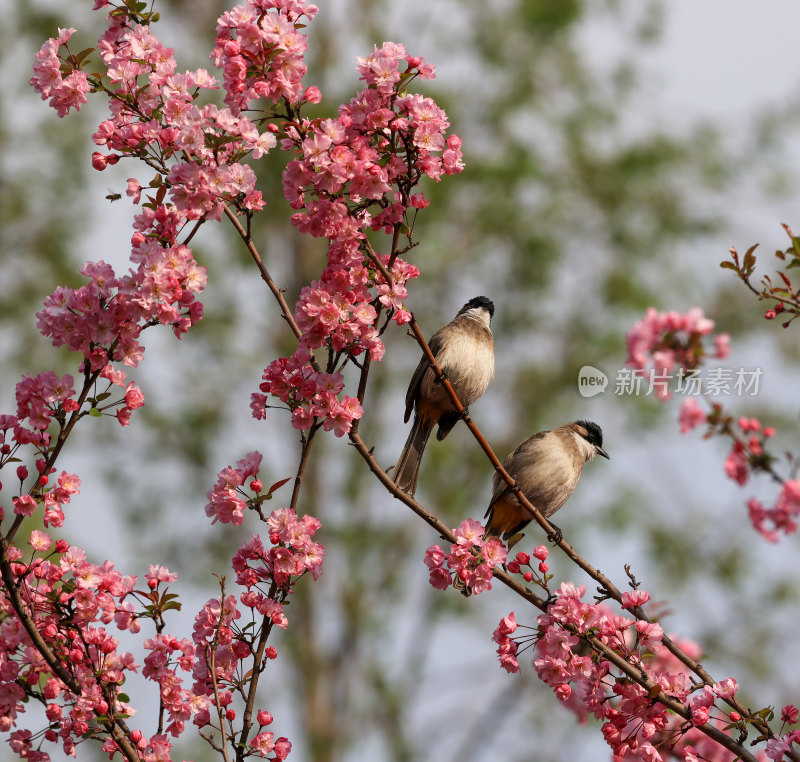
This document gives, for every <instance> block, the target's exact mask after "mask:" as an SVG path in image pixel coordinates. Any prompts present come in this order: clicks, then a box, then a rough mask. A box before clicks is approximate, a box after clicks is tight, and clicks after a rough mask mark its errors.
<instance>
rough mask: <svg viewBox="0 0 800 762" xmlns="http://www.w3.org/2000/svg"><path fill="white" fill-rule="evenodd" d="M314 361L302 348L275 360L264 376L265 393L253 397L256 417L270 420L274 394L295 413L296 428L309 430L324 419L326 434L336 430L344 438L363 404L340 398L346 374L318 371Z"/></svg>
mask: <svg viewBox="0 0 800 762" xmlns="http://www.w3.org/2000/svg"><path fill="white" fill-rule="evenodd" d="M310 359H311V353H310V352H309V351H308V350H307V349H302V348H301V349H298V350H297V351H296V352H295V353H294V354H293V355H292V356H291V357H288V358H287V357H281V358H278V359H277V360H273V361H272V362H271V363H270V364H269V365H268V366H267V367H266V369H265V370H264V373H263V375H262V377H261V378H262V382H261V384H260V385H259V389H260V390H261V391H260V392H254V393H253V394H252V395H251V402H250V407H251V409H252V411H253V416H254V417H255V418H260V419H263V418H264V417H266V409H267V407H268V406H267V395H272V396H274V397H277V398H278V399H279V400H280V401H281V402H282V403H283V404H284V405H286V407H287V408H288V409H289V410H291V412H292V426H294V427H295V428H296V429H300V430H307V429H309V428H311V426H312V425H313V424H314V421H315V420H316V419H321V420H322V425H323V428H324V429H325V431H331V430H333V432H334V434H335V435H336V436H337V437H340V436H342V435H344V434H346V433H347V432H348V431H350V427H351V425H352V422H353V420H354V419H356V418H360V417H361V416H362V414H363V410H362V408H361V404H360V403H359V401H358V400H357V399H356V398H355V397H348V396H347V395H345V396H343V397H342V398H341V400H340V399H339V398H338V396H337V395H339V394H340V393H341V391H342V390H343V389H344V379H343V378H342V375H341V374H340V373H321V372H319V371H315V370H314V369H313V367H312V366H311V363H310Z"/></svg>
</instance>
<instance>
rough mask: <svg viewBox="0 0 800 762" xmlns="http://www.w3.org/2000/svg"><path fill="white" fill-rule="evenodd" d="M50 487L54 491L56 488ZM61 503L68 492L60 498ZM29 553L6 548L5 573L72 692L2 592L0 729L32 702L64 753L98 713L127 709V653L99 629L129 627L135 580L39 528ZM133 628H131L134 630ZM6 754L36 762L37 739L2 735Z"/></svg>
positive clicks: (130, 662)
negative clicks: (7, 749) (8, 573)
mask: <svg viewBox="0 0 800 762" xmlns="http://www.w3.org/2000/svg"><path fill="white" fill-rule="evenodd" d="M62 477H63V478H60V479H59V482H62V483H63V485H64V486H62V487H59V488H57V490H58V489H62V490H65V491H66V492H67V493H69V494H71V493H73V492H75V491H77V488H76V487H75V485H74V484H71V481H73V480H74V477H69V475H64V474H62ZM57 490H56V491H57ZM61 498H62V499H64V500H68V494H66V495H62V496H61ZM29 545H30V546H31V548H32V553H31V554H30V556H29V557H28V558H27V560H26V554H25V553H24V552H23V551H22V550H21V549H20V548H18V547H16V546H14V545H11V546H9V550H8V557H9V560H10V561H11V564H10V571H11V574H12V576H13V579H14V581H15V585H16V586H17V587H18V589H19V595H20V597H21V598H22V600H23V601H24V602H25V606H26V608H27V612H28V615H29V616H30V617H31V618H32V619H33V622H34V624H35V625H36V628H37V629H38V631H39V632H40V633H41V635H42V636H43V638H44V639H45V640H46V642H47V644H48V647H49V648H50V650H51V651H52V653H53V654H54V655H55V656H56V658H57V659H58V660H59V661H60V662H61V663H62V664H63V665H65V669H66V670H67V671H68V672H69V674H70V676H71V677H72V678H73V680H74V681H75V683H76V684H77V685H78V686H79V687H80V691H79V692H73V691H72V690H71V689H70V687H68V686H67V685H66V684H65V683H63V682H62V681H61V680H60V679H59V678H58V677H56V675H55V674H54V673H53V671H52V670H51V669H50V667H49V666H48V664H47V662H45V661H44V659H42V658H41V657H40V656H39V653H38V650H37V649H36V648H35V646H34V644H33V643H32V642H31V640H30V638H29V637H28V634H27V632H26V630H25V628H24V627H23V625H22V623H21V622H20V620H19V619H18V618H17V617H16V616H14V615H13V613H12V610H11V606H10V602H9V600H8V598H7V592H6V590H5V588H4V590H3V595H2V598H1V599H0V663H2V664H3V668H2V669H0V718H2V719H0V730H2V731H3V732H9V731H11V730H12V728H13V727H14V726H15V725H16V724H17V721H18V719H19V715H20V714H21V713H22V712H24V711H25V708H26V706H27V704H26V703H23V700H26V701H27V699H26V697H32V698H34V699H36V701H37V702H41V703H42V705H43V706H45V714H46V716H47V720H48V729H47V730H46V731H45V732H44V734H43V735H44V739H45V740H46V741H49V742H51V743H54V742H58V741H60V742H61V746H62V748H63V751H64V753H65V754H67V755H73V756H74V755H75V748H76V746H77V744H78V743H80V742H81V741H82V740H83V736H84V735H85V734H87V732H88V731H89V730H90V728H93V727H95V722H96V718H97V717H98V716H101V715H107V716H114V715H116V716H120V715H122V716H124V715H128V714H130V712H131V711H132V709H131V707H129V706H128V705H127V704H126V703H125V701H123V700H122V699H121V698H120V696H119V693H118V687H119V686H120V685H121V684H122V683H123V682H124V681H125V679H126V675H127V674H129V673H133V672H136V671H137V670H138V666H137V664H136V663H135V661H134V658H133V656H132V655H131V654H130V653H128V652H126V651H121V650H120V649H119V641H118V639H117V638H115V637H113V636H112V635H111V634H110V633H109V632H108V631H107V630H106V628H105V627H104V626H103V625H108V624H111V623H112V622H113V623H116V625H117V627H119V628H121V629H133V628H132V626H131V622H132V618H131V616H130V614H129V610H128V608H127V606H126V602H125V599H126V598H127V597H128V596H130V595H131V593H132V591H133V586H134V584H135V581H136V578H135V577H129V576H125V575H122V574H121V573H120V572H118V571H117V570H115V569H114V566H113V564H111V563H110V562H108V561H106V562H105V563H104V564H102V565H96V564H92V563H89V562H88V561H87V560H86V554H85V553H84V552H83V551H82V550H81V549H80V548H76V547H70V545H69V544H68V543H67V542H66V541H65V540H58V541H57V542H55V543H54V542H53V540H52V538H51V537H50V535H48V534H47V533H46V532H43V531H41V530H34V531H33V532H31V534H30V540H29ZM134 631H135V630H134ZM10 743H11V747H12V749H13V750H14V751H15V753H16V754H18V755H19V756H21V757H25V758H26V759H32V760H35V761H38V762H44V761H45V760H47V759H49V756H48V755H47V754H46V753H45V752H43V751H41V750H40V744H41V739H38V738H34V737H33V736H32V734H31V733H30V731H27V730H21V729H20V730H15V731H13V732H11V733H10Z"/></svg>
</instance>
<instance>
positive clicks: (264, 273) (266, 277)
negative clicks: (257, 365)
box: [223, 206, 302, 339]
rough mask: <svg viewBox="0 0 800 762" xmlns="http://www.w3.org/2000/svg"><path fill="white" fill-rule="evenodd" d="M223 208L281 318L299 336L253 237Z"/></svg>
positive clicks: (298, 328)
mask: <svg viewBox="0 0 800 762" xmlns="http://www.w3.org/2000/svg"><path fill="white" fill-rule="evenodd" d="M223 208H224V210H225V216H226V217H227V218H228V219H229V220H230V221H231V224H232V225H233V227H234V228H236V232H237V233H238V234H239V237H240V238H241V239H242V242H243V243H244V245H245V246H246V247H247V250H248V251H249V252H250V256H251V257H252V258H253V261H254V262H255V263H256V267H258V271H259V272H260V273H261V279H262V280H263V281H264V283H266V284H267V287H268V288H269V290H270V291H271V292H272V295H273V296H274V297H275V299H277V301H278V304H279V305H280V308H281V312H282V313H283V319H284V320H285V321H286V322H287V323H288V324H289V328H291V329H292V333H294V335H295V337H296V338H298V339H299V338H300V336H301V335H302V331H301V330H300V327H299V326H298V325H297V322H296V321H295V319H294V316H293V315H292V311H291V310H290V309H289V305H288V304H287V303H286V299H284V297H283V293H282V292H281V290H280V289H279V288H278V286H277V285H276V284H275V281H274V280H272V276H271V275H270V274H269V270H267V267H266V265H265V264H264V262H263V261H262V259H261V255H260V254H259V253H258V249H257V248H256V246H255V244H254V243H253V239H252V237H251V236H250V234H249V233H248V232H247V231H246V230H245V229H244V228H243V227H242V223H241V222H239V218H238V217H237V216H236V215H235V214H234V213H233V212H232V211H231V210H230V209H228V207H227V206H225V207H223Z"/></svg>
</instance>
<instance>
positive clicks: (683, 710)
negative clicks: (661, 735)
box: [350, 431, 757, 762]
mask: <svg viewBox="0 0 800 762" xmlns="http://www.w3.org/2000/svg"><path fill="white" fill-rule="evenodd" d="M350 442H351V444H352V445H353V446H354V447H355V448H356V450H357V451H358V454H359V455H361V457H362V458H363V459H364V461H365V462H366V463H367V466H368V467H369V469H370V471H372V473H373V474H374V475H375V476H376V477H377V479H378V481H380V482H381V484H383V486H384V487H386V489H387V490H389V492H390V493H391V494H392V496H393V497H394V498H396V499H397V500H400V501H401V502H402V503H405V505H407V506H408V507H409V508H410V509H411V510H412V511H413V512H414V513H416V514H417V515H418V516H419V517H420V518H422V519H423V520H424V521H425V522H427V523H428V524H429V525H430V526H432V527H433V528H434V529H435V530H436V531H437V532H438V533H439V534H440V535H441V537H442V538H443V539H444V540H447V541H448V542H451V543H452V542H455V539H456V538H455V535H454V534H453V532H452V530H451V529H450V528H449V527H448V526H446V525H445V524H444V523H443V522H442V521H441V520H440V519H439V518H437V517H436V516H435V515H434V514H432V513H431V512H430V511H428V510H427V509H426V508H425V507H424V506H423V505H421V504H420V503H418V502H417V501H416V500H414V498H412V497H410V496H409V495H407V494H406V493H405V492H403V490H401V489H400V488H399V487H398V486H397V485H396V484H395V483H394V482H393V481H392V480H391V479H390V478H389V476H388V475H387V474H386V472H385V471H384V470H383V468H381V466H380V464H379V463H378V461H377V460H376V459H375V456H374V455H373V454H372V451H371V450H370V449H369V448H368V447H367V445H366V444H365V442H364V440H363V439H362V438H361V436H360V435H359V434H358V432H352V431H351V432H350ZM492 574H493V575H494V577H495V579H497V580H499V581H500V582H502V583H503V584H504V585H505V586H506V587H508V588H510V589H511V590H513V591H514V592H515V593H517V595H519V596H520V597H522V598H523V599H525V600H526V601H527V602H528V603H530V604H532V605H533V606H535V607H536V608H538V609H539V610H541V611H542V612H545V613H546V612H547V606H548V601H546V600H544V599H543V598H540V597H539V596H538V595H536V594H535V593H534V592H533V591H532V590H531V589H530V588H528V587H527V586H526V585H523V584H522V583H520V582H518V581H517V580H515V579H514V578H513V577H511V576H510V575H509V574H508V573H507V572H505V571H502V570H501V569H499V568H495V569H493V570H492ZM573 633H574V634H575V635H578V636H579V637H580V638H581V639H582V640H584V641H585V642H586V643H588V644H589V646H590V647H591V648H592V649H593V650H594V651H595V652H596V653H597V654H598V655H599V656H600V657H601V658H602V659H605V660H607V661H609V662H611V663H612V664H613V665H614V666H615V667H617V669H619V670H620V671H621V672H623V673H624V674H625V675H627V676H628V677H629V678H630V679H631V680H633V681H635V682H636V683H637V684H639V685H641V686H642V687H643V688H644V689H645V690H646V691H648V692H651V691H653V692H654V693H655V692H656V689H657V688H658V684H657V683H656V682H655V681H654V680H653V679H652V678H650V677H648V676H647V674H646V673H645V672H644V671H643V670H641V669H639V668H638V667H636V666H634V665H632V664H630V663H629V662H627V661H626V660H625V659H624V658H623V657H622V656H621V655H620V654H618V653H617V652H616V651H614V650H613V649H612V648H610V647H609V646H608V645H606V644H605V643H603V642H602V641H601V640H600V639H598V638H596V637H594V636H590V635H587V634H586V633H579V632H576V631H574V630H573ZM654 700H655V701H657V702H659V703H660V704H663V705H664V706H665V707H666V708H667V709H669V710H670V711H672V712H674V713H675V714H677V715H679V716H680V717H683V718H684V719H685V720H688V721H691V717H692V713H691V710H690V709H689V708H688V707H687V706H686V705H685V704H683V703H682V702H681V701H678V700H677V699H675V698H672V697H671V696H664V695H663V694H662V693H661V692H660V691H659V692H658V695H657V697H656V698H655V699H654ZM698 729H699V730H701V731H702V732H703V733H705V734H706V735H707V736H708V737H709V738H712V739H713V740H714V741H716V742H717V743H719V744H720V745H721V746H723V747H725V748H726V749H728V750H729V751H730V752H732V753H733V754H735V755H736V756H737V757H738V758H739V759H742V760H746V762H757V761H756V758H755V757H754V756H753V755H751V754H750V753H749V752H748V751H746V750H745V749H744V748H743V747H742V745H741V744H739V743H737V742H736V741H734V739H732V738H731V737H730V736H728V735H727V734H726V733H724V732H723V731H721V730H720V729H719V728H716V727H714V726H713V725H711V724H706V725H702V726H700V727H699V728H698Z"/></svg>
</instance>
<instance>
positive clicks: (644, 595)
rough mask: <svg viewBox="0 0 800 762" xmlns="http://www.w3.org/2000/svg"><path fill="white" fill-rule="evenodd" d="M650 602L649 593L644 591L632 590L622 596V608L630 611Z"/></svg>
mask: <svg viewBox="0 0 800 762" xmlns="http://www.w3.org/2000/svg"><path fill="white" fill-rule="evenodd" d="M649 600H650V593H648V592H646V591H645V590H634V591H632V592H627V593H623V594H622V608H624V609H630V608H636V607H637V606H644V604H645V603H647V601H649Z"/></svg>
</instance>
